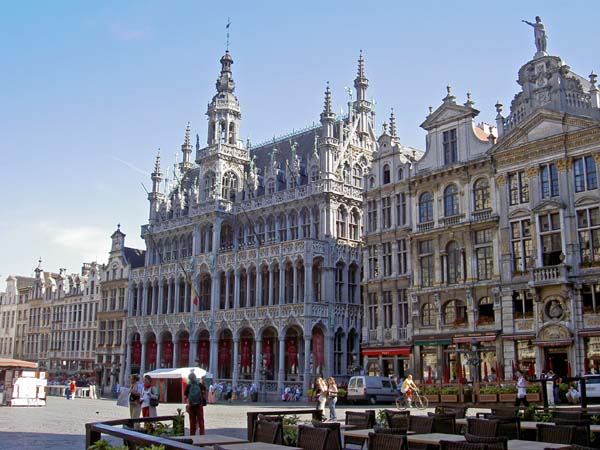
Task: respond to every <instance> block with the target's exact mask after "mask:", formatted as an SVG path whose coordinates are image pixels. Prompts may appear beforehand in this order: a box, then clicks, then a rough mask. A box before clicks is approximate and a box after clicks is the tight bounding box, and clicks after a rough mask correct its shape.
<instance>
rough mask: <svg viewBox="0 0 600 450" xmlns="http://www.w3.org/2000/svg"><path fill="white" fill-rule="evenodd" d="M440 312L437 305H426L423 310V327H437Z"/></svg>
mask: <svg viewBox="0 0 600 450" xmlns="http://www.w3.org/2000/svg"><path fill="white" fill-rule="evenodd" d="M437 316H438V312H437V310H436V308H435V305H433V304H431V303H425V304H424V305H423V307H422V308H421V326H424V327H435V326H436V322H437Z"/></svg>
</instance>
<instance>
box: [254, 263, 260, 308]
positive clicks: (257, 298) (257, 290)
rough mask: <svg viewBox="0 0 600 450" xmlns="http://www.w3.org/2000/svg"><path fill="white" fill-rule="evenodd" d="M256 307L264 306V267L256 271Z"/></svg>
mask: <svg viewBox="0 0 600 450" xmlns="http://www.w3.org/2000/svg"><path fill="white" fill-rule="evenodd" d="M255 298H256V306H262V267H261V266H259V267H258V269H257V270H256V290H255Z"/></svg>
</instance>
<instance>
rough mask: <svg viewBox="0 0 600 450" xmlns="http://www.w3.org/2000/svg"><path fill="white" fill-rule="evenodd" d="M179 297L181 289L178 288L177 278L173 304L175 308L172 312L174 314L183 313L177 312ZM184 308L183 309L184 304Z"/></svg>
mask: <svg viewBox="0 0 600 450" xmlns="http://www.w3.org/2000/svg"><path fill="white" fill-rule="evenodd" d="M180 297H181V287H180V286H179V278H177V279H176V280H175V302H174V303H175V305H174V306H175V307H174V308H173V312H176V313H180V312H183V311H180V310H179V304H180V303H181V302H180ZM184 307H185V304H184Z"/></svg>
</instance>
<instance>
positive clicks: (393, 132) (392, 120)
mask: <svg viewBox="0 0 600 450" xmlns="http://www.w3.org/2000/svg"><path fill="white" fill-rule="evenodd" d="M390 134H391V135H392V137H394V138H395V137H398V136H397V134H396V116H394V108H392V112H391V113H390Z"/></svg>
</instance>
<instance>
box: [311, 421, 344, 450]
mask: <svg viewBox="0 0 600 450" xmlns="http://www.w3.org/2000/svg"><path fill="white" fill-rule="evenodd" d="M313 426H314V427H315V428H326V429H328V430H329V437H328V438H327V450H342V433H341V430H340V424H339V423H337V422H317V421H314V422H313Z"/></svg>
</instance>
